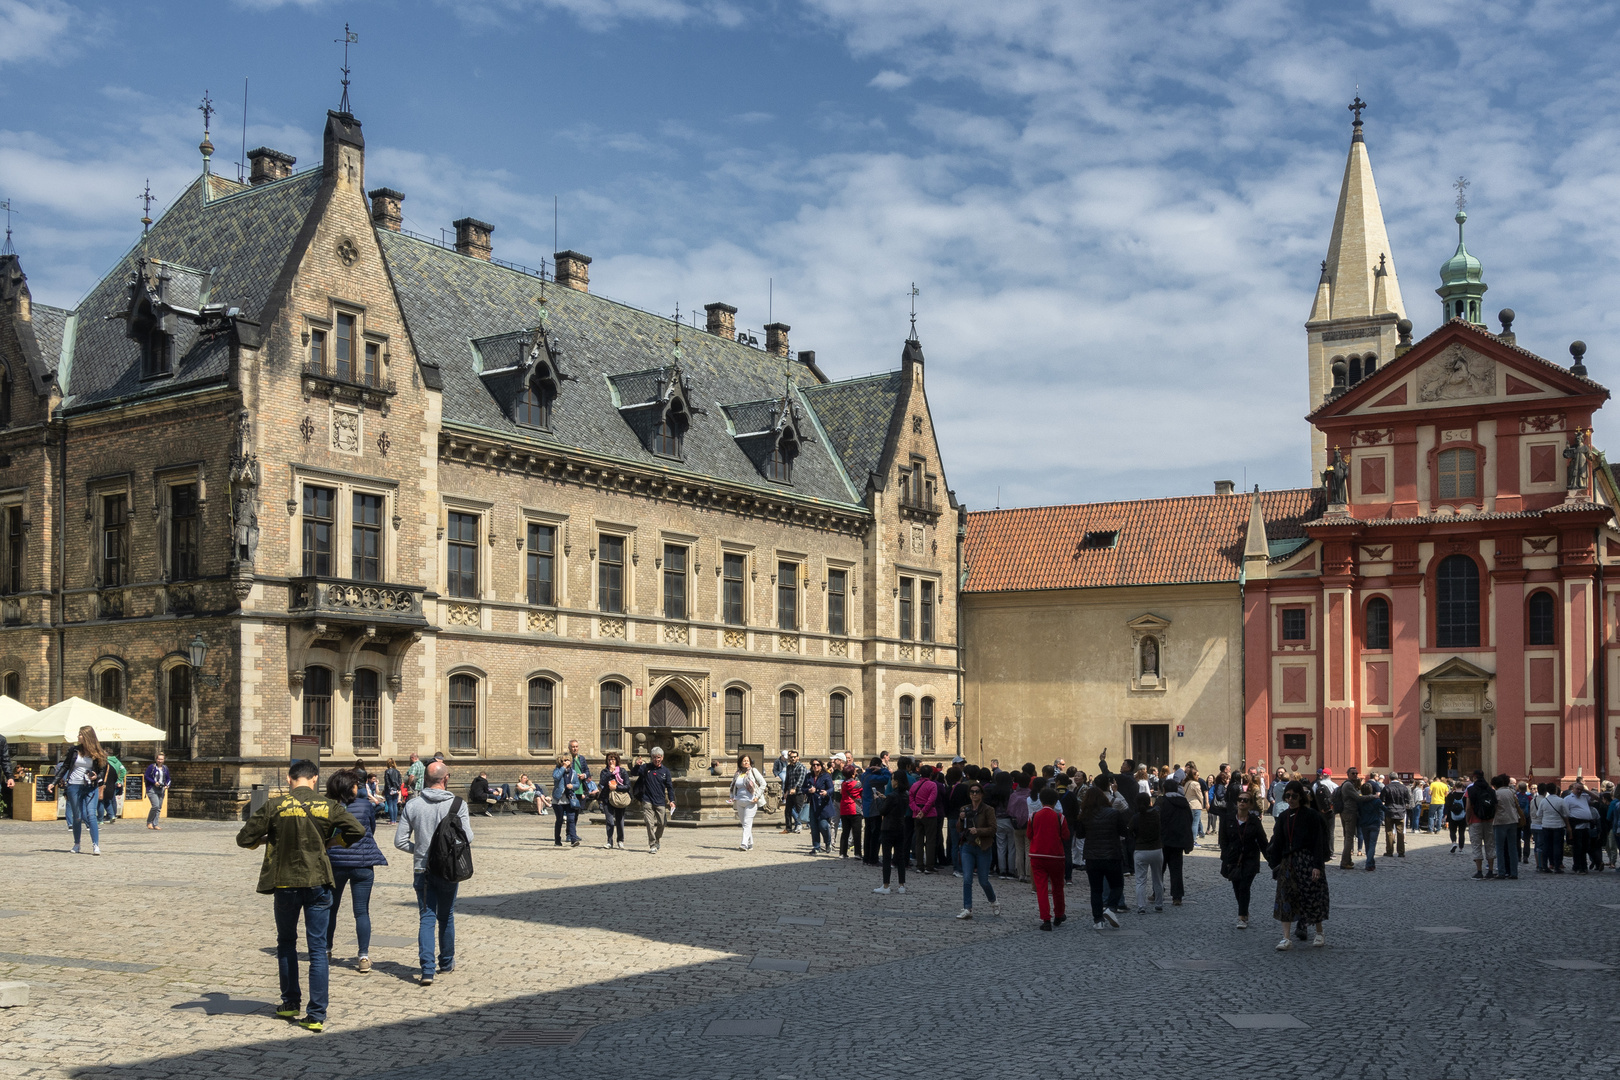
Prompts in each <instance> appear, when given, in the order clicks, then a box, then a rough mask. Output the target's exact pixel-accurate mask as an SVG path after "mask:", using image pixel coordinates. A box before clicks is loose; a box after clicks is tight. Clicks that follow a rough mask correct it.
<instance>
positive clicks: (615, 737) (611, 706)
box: [599, 682, 624, 750]
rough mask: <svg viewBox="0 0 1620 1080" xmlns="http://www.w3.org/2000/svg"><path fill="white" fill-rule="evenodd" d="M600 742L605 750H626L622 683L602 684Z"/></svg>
mask: <svg viewBox="0 0 1620 1080" xmlns="http://www.w3.org/2000/svg"><path fill="white" fill-rule="evenodd" d="M599 741H600V742H601V744H602V749H603V750H622V749H624V747H623V745H622V744H623V742H624V686H623V684H621V683H616V682H605V683H603V684H602V730H601V735H600V737H599Z"/></svg>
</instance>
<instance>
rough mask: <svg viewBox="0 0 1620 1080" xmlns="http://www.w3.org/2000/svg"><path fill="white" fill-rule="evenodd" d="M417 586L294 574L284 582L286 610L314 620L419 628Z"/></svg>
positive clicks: (421, 620) (421, 621)
mask: <svg viewBox="0 0 1620 1080" xmlns="http://www.w3.org/2000/svg"><path fill="white" fill-rule="evenodd" d="M424 591H425V590H424V589H423V587H422V586H420V585H396V584H391V583H388V582H378V581H350V580H347V579H344V578H321V577H297V578H293V579H291V581H289V582H288V589H287V611H288V613H289V614H291V615H295V616H307V617H309V618H311V619H313V620H315V621H316V622H321V623H334V624H340V625H341V624H362V625H369V626H375V627H379V628H381V627H397V628H401V629H405V628H413V629H421V628H425V627H426V626H427V625H428V621H427V618H426V617H425V616H424V615H423V614H422V594H423V592H424Z"/></svg>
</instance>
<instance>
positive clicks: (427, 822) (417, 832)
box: [394, 761, 473, 986]
mask: <svg viewBox="0 0 1620 1080" xmlns="http://www.w3.org/2000/svg"><path fill="white" fill-rule="evenodd" d="M449 779H450V766H448V765H446V764H445V763H444V762H442V761H435V762H433V763H432V764H431V765H429V766H428V767H427V770H426V772H425V774H424V776H423V787H422V790H421V791H420V792H419V793H418V794H417V795H416V796H415V797H413V798H412V799H411V800H410V801H409V802H407V803H406V804H405V808H404V809H403V810H402V811H401V812H400V817H399V827H398V828H396V829H395V830H394V846H395V847H397V848H399V850H401V851H408V852H410V853H411V860H412V863H413V865H414V867H415V870H416V878H415V885H416V910H417V914H418V915H419V916H420V920H421V921H420V923H419V924H418V926H417V931H416V951H417V956H418V958H419V959H420V960H421V962H422V985H423V986H432V985H433V976H434V974H435V970H437V971H438V972H442V973H444V974H449V973H450V972H452V971H454V970H455V968H456V890H457V888H459V883H458V882H454V881H446V880H444V879H443V878H441V877H437V876H435V875H433V874H430V873H428V870H427V857H428V848H430V847H431V846H432V845H433V833H434V832H435V831H436V830H437V829H438V827H439V822H441V821H443V820H444V818H445V816H446V815H448V814H449V813H450V808H451V807H452V806H454V807H455V808H456V812H457V814H458V815H459V816H460V818H461V829H462V831H463V832H464V833H466V834H467V842H468V843H471V842H472V838H473V831H472V819H471V818H470V817H469V816H468V814H467V804H466V803H465V802H462V803H459V804H458V803H457V802H456V797H455V796H454V795H452V794H450V791H449V789H448V781H449ZM435 923H436V924H437V925H438V928H439V963H438V967H437V969H435V967H434V963H433V928H434V925H435Z"/></svg>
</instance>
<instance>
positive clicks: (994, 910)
mask: <svg viewBox="0 0 1620 1080" xmlns="http://www.w3.org/2000/svg"><path fill="white" fill-rule="evenodd" d="M990 914H992V915H996V916H999V915H1000V914H1001V902H1000V901H999V900H992V901H990Z"/></svg>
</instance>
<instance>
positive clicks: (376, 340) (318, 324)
mask: <svg viewBox="0 0 1620 1080" xmlns="http://www.w3.org/2000/svg"><path fill="white" fill-rule="evenodd" d="M340 314H341V315H348V316H350V317H351V318H353V319H354V352H353V355H352V356H350V358H349V377H348V378H347V379H342V380H338V375H337V368H336V364H337V359H336V354H337V326H338V316H339V315H340ZM369 314H370V312H369V311H368V309H367V307H366V305H365V304H363V303H361V302H359V301H357V300H348V299H345V298H343V297H339V296H328V297H327V298H326V314H325V315H324V316H323V315H314V314H310V313H309V312H305V313H304V332H303V335H302V349H303V363H302V364H301V365H300V367H302V368H305V369H306V370H307V369H309V368H311V367H313V366H314V362H313V360H312V358H311V355H310V346H312V345H313V344H314V343H315V338H314V335H315V334H317V333H320V334H322V335H324V337H323V342H324V346H325V347H324V348H323V349H322V352H321V365H320V370H319V374H321V375H322V376H324V377H325V378H328V379H334V380H338V381H341V382H346V383H349V384H352V385H354V386H368V387H371V388H373V389H382V388H383V387H385V386H387V385H388V367H389V363H390V361H391V360H392V357H391V356H390V355H389V350H388V342H389V337H388V335H387V334H386V333H383V332H381V331H376V330H373V329H371V327H370V325H369V319H368V316H369ZM367 346H376V349H377V372H376V377H375V378H374V379H372V380H371V381H369V382H368V381H367V380H366V378H365V370H366V348H367Z"/></svg>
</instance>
